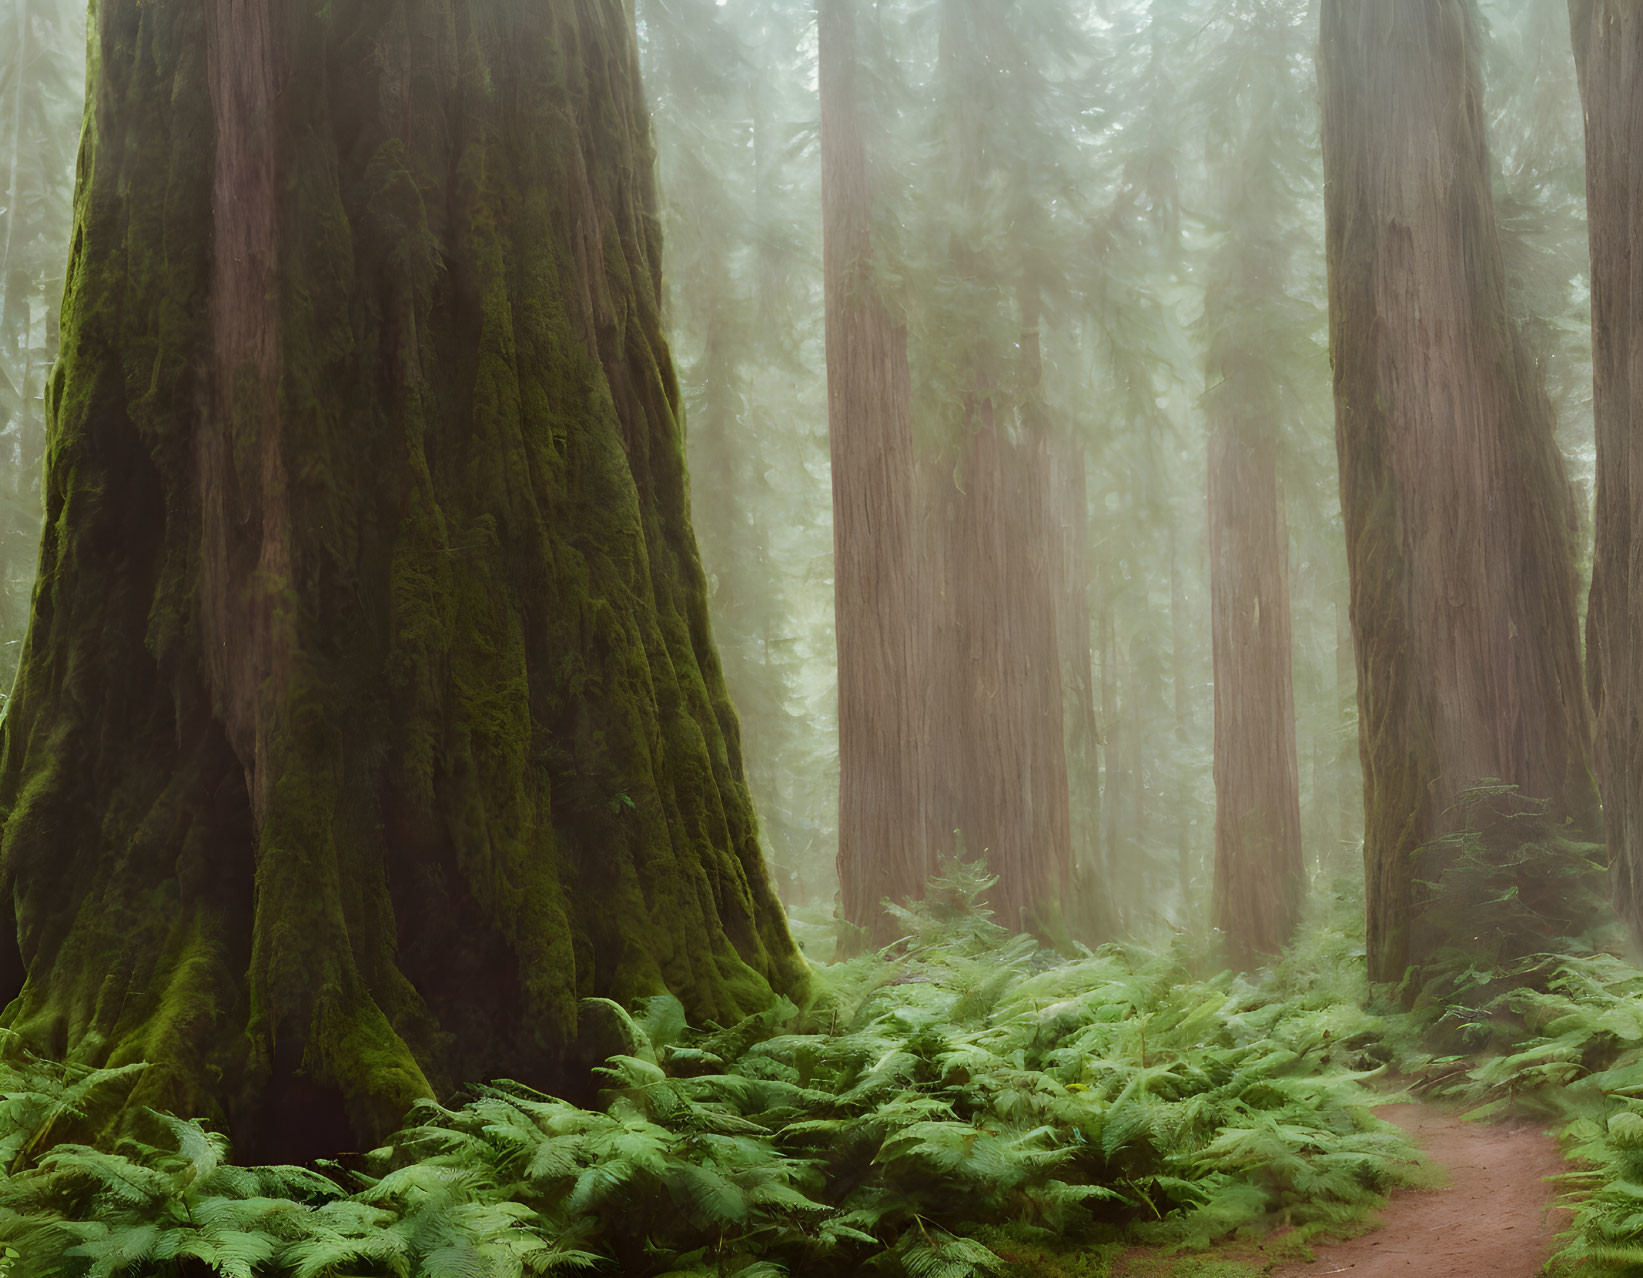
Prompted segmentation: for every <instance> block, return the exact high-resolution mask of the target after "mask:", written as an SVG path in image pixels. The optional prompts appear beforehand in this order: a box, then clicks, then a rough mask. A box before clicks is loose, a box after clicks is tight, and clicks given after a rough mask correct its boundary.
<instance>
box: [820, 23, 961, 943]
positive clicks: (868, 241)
mask: <svg viewBox="0 0 1643 1278" xmlns="http://www.w3.org/2000/svg"><path fill="white" fill-rule="evenodd" d="M819 20H820V41H821V48H820V54H821V97H822V198H823V257H824V271H825V275H826V287H827V400H828V423H829V426H828V430H829V437H830V442H831V448H832V458H833V547H834V568H833V577H834V599H835V602H834V609H835V616H836V619H837V620H836V627H837V636H838V640H837V641H838V654H839V665H838V671H839V673H838V681H839V852H838V866H839V884H840V889H841V892H842V904H843V910H844V917H845V918H846V919H847V920H849V921H850V922H851V923H853V924H855V925H856V926H858V927H863V928H866V929H867V930H868V933H869V936H870V938H871V939H872V940H873V941H874V942H875V943H881V944H882V943H883V942H886V941H888V940H890V939H892V935H891V921H890V919H889V917H888V916H887V915H886V914H885V913H884V912H883V911H882V910H881V909H880V902H881V901H882V900H885V899H889V900H892V901H896V902H906V901H909V900H914V899H917V898H918V897H920V896H922V895H923V893H924V886H925V884H926V882H928V880H929V878H930V875H931V873H932V872H933V870H934V869H935V861H934V857H933V853H932V848H931V845H930V844H929V843H928V842H927V840H926V837H925V815H924V813H925V809H924V796H925V791H926V786H927V778H926V774H925V772H924V768H925V766H926V762H925V760H926V754H925V751H924V750H923V749H922V748H921V747H922V746H923V744H924V743H925V741H926V740H927V734H928V731H929V728H928V726H927V724H926V723H925V719H924V711H923V693H924V686H925V685H924V682H923V680H924V678H925V672H924V670H923V669H922V668H921V664H920V661H921V652H920V649H921V647H922V644H921V641H920V630H919V626H920V619H919V612H918V608H919V600H920V593H919V587H918V568H917V565H916V554H917V552H916V550H915V541H914V537H915V532H916V526H915V510H914V501H915V487H914V485H915V469H914V454H913V425H912V388H911V382H910V377H909V373H908V365H907V334H906V330H905V329H904V328H903V327H902V326H901V325H900V324H898V323H897V321H896V319H895V317H894V316H893V314H892V313H891V311H890V308H889V306H888V305H887V303H886V301H885V299H884V297H883V296H882V295H881V293H880V291H879V289H878V286H877V284H876V282H875V280H874V276H873V233H872V211H873V192H872V189H871V183H870V177H869V166H868V156H867V144H866V139H865V136H864V131H863V120H862V118H861V110H862V102H863V98H862V81H861V76H860V71H859V67H858V61H857V60H858V51H857V47H856V39H857V37H856V25H855V24H856V5H855V0H822V4H821V6H820V9H819Z"/></svg>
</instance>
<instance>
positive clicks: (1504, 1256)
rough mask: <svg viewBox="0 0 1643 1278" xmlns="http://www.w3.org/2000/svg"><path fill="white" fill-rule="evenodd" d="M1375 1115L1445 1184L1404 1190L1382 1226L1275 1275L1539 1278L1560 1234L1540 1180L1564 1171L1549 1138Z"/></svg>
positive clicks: (1391, 1108) (1519, 1130) (1549, 1194)
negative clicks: (1438, 1170)
mask: <svg viewBox="0 0 1643 1278" xmlns="http://www.w3.org/2000/svg"><path fill="white" fill-rule="evenodd" d="M1376 1113H1378V1114H1379V1115H1380V1116H1381V1117H1382V1118H1387V1119H1390V1120H1391V1121H1392V1122H1394V1123H1396V1124H1398V1126H1399V1127H1402V1128H1403V1129H1404V1130H1405V1131H1407V1132H1409V1133H1410V1134H1411V1135H1413V1136H1414V1137H1415V1139H1416V1140H1417V1141H1418V1142H1419V1143H1420V1145H1421V1146H1422V1147H1423V1148H1424V1149H1425V1150H1426V1152H1427V1154H1428V1156H1429V1157H1430V1158H1431V1159H1432V1161H1433V1162H1434V1163H1437V1164H1438V1165H1439V1166H1441V1167H1444V1168H1446V1169H1447V1170H1448V1173H1449V1183H1448V1186H1447V1187H1446V1188H1444V1189H1437V1190H1425V1191H1421V1190H1400V1191H1399V1192H1398V1193H1396V1194H1394V1195H1393V1196H1392V1201H1391V1202H1390V1203H1388V1204H1387V1207H1386V1210H1385V1211H1384V1212H1382V1213H1381V1220H1382V1225H1381V1227H1380V1228H1379V1229H1377V1230H1375V1231H1374V1232H1373V1233H1368V1234H1364V1235H1363V1236H1362V1237H1361V1238H1354V1239H1352V1240H1351V1241H1350V1242H1343V1243H1331V1244H1324V1245H1320V1246H1318V1247H1316V1248H1315V1249H1314V1250H1315V1252H1316V1255H1317V1259H1316V1260H1315V1261H1313V1262H1312V1263H1311V1264H1306V1265H1303V1264H1285V1265H1280V1266H1279V1267H1278V1268H1277V1269H1275V1270H1273V1278H1322V1276H1323V1275H1326V1274H1348V1275H1351V1278H1406V1276H1408V1275H1416V1274H1418V1275H1421V1278H1535V1275H1537V1274H1539V1273H1540V1267H1541V1265H1543V1264H1544V1263H1545V1262H1546V1257H1547V1256H1548V1255H1550V1254H1551V1250H1552V1239H1553V1236H1554V1235H1555V1234H1556V1232H1557V1229H1558V1224H1557V1222H1556V1221H1555V1220H1550V1219H1548V1214H1549V1213H1548V1210H1547V1209H1548V1208H1549V1207H1550V1206H1551V1203H1552V1201H1553V1199H1554V1198H1555V1197H1556V1196H1557V1189H1556V1187H1555V1186H1554V1185H1551V1184H1548V1183H1547V1182H1546V1181H1545V1179H1544V1178H1545V1177H1547V1176H1554V1175H1556V1174H1557V1173H1559V1172H1561V1171H1564V1170H1566V1168H1567V1164H1565V1163H1564V1161H1563V1159H1562V1157H1560V1156H1559V1154H1558V1151H1557V1145H1556V1144H1555V1143H1554V1142H1553V1140H1552V1139H1551V1137H1549V1136H1547V1135H1545V1134H1544V1133H1543V1132H1542V1131H1541V1130H1540V1129H1539V1128H1538V1127H1536V1126H1534V1125H1532V1124H1523V1123H1519V1124H1505V1125H1500V1126H1495V1125H1492V1124H1488V1123H1465V1122H1462V1121H1461V1120H1460V1119H1458V1118H1456V1117H1455V1116H1454V1115H1453V1114H1446V1113H1444V1112H1443V1111H1442V1110H1437V1109H1432V1108H1430V1107H1428V1106H1426V1105H1388V1106H1385V1107H1384V1108H1382V1109H1379V1110H1377V1111H1376Z"/></svg>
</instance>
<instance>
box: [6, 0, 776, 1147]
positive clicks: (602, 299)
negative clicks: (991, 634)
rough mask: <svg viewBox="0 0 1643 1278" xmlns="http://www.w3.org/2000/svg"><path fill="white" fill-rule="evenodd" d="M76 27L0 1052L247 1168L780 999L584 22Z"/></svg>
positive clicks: (10, 719) (645, 193)
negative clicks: (503, 1082)
mask: <svg viewBox="0 0 1643 1278" xmlns="http://www.w3.org/2000/svg"><path fill="white" fill-rule="evenodd" d="M92 20H93V34H92V39H91V67H90V73H91V74H90V89H89V97H88V106H87V119H86V130H85V135H84V142H83V149H82V153H81V157H80V175H79V196H78V220H77V226H76V230H75V238H74V246H73V257H72V263H71V267H70V284H69V295H68V300H67V304H66V307H65V312H64V321H63V343H62V352H63V354H62V361H61V364H60V366H59V368H58V370H57V373H56V375H55V378H54V381H53V384H52V389H51V427H50V440H49V446H48V456H47V478H46V526H45V539H44V544H43V547H42V550H41V560H40V579H39V584H38V587H37V590H36V593H35V599H34V607H33V614H32V619H31V625H30V630H29V636H28V640H27V645H26V651H25V653H24V656H23V664H22V669H21V671H20V673H19V676H18V680H17V685H16V691H15V694H14V697H13V699H12V702H11V705H10V708H9V711H8V713H7V715H6V718H5V721H4V731H3V737H4V739H3V746H0V750H3V753H0V805H3V806H4V810H5V824H4V841H3V851H0V875H3V887H4V894H3V900H4V902H5V907H6V910H7V913H8V914H11V915H13V917H14V919H15V925H16V927H15V936H16V938H17V945H16V948H15V949H14V950H12V951H11V952H10V953H9V954H7V955H6V956H5V957H4V961H3V962H0V969H3V970H0V984H3V985H4V987H5V988H4V994H5V996H6V997H8V998H11V999H12V1001H11V1003H10V1006H9V1007H8V1009H7V1011H6V1016H5V1020H6V1023H7V1024H8V1025H10V1026H11V1027H12V1028H13V1029H15V1030H18V1031H21V1032H22V1033H23V1034H24V1035H25V1036H26V1038H27V1039H28V1041H30V1042H31V1043H33V1044H34V1045H35V1046H36V1047H37V1048H39V1049H40V1050H42V1051H45V1052H49V1053H51V1054H53V1055H57V1056H66V1057H69V1058H72V1059H75V1060H80V1061H86V1062H97V1063H101V1062H121V1061H131V1060H138V1059H147V1060H150V1061H153V1062H155V1065H156V1068H155V1069H154V1070H152V1071H151V1072H150V1073H149V1074H148V1075H147V1076H146V1081H145V1082H144V1083H143V1084H142V1086H141V1087H140V1088H139V1090H138V1093H137V1095H136V1097H135V1098H134V1099H135V1100H136V1101H139V1102H143V1103H148V1104H153V1105H159V1106H165V1107H170V1108H174V1109H177V1110H180V1111H184V1112H194V1113H206V1114H212V1115H215V1116H217V1117H218V1118H220V1119H223V1120H225V1121H226V1122H227V1124H228V1125H229V1127H230V1129H231V1131H232V1132H233V1133H234V1134H235V1135H236V1137H237V1138H239V1140H240V1141H241V1143H242V1149H245V1147H246V1146H248V1147H249V1148H248V1149H245V1152H248V1153H250V1154H252V1155H253V1156H256V1155H261V1156H270V1155H290V1154H293V1153H295V1154H301V1153H311V1152H314V1151H315V1150H316V1149H323V1148H326V1147H333V1148H334V1147H336V1146H337V1145H338V1144H344V1143H348V1142H350V1141H354V1140H361V1139H364V1140H369V1139H373V1138H375V1137H376V1136H379V1135H380V1134H381V1133H382V1132H383V1130H384V1129H385V1128H387V1127H389V1126H390V1125H392V1124H393V1123H395V1122H396V1121H397V1120H398V1119H399V1117H400V1115H401V1114H402V1113H403V1111H404V1109H405V1107H406V1106H407V1105H408V1104H409V1103H410V1102H411V1101H413V1100H415V1099H416V1098H418V1097H420V1096H428V1095H435V1094H440V1095H443V1094H447V1093H449V1092H450V1091H451V1089H452V1088H453V1087H454V1086H455V1085H456V1084H458V1083H461V1082H463V1081H466V1080H475V1079H483V1078H486V1077H493V1076H498V1075H507V1076H511V1077H515V1078H519V1079H523V1080H526V1081H533V1080H534V1081H544V1082H550V1083H551V1082H552V1081H553V1080H554V1079H555V1078H556V1077H557V1076H559V1072H560V1071H561V1070H562V1069H563V1068H564V1067H565V1066H566V1065H567V1064H568V1063H570V1064H573V1063H574V1062H575V1058H576V1056H577V1054H578V1051H579V1050H580V1049H579V1047H578V1043H577V1040H578V1032H579V1019H578V999H579V998H581V997H583V996H587V995H606V996H610V997H612V998H616V999H629V998H632V997H635V996H638V995H643V994H648V993H652V992H656V991H661V990H671V991H672V992H674V993H675V994H677V995H678V996H679V997H680V998H681V999H682V1000H683V1001H684V1003H685V1005H686V1007H687V1008H688V1009H689V1011H690V1013H691V1015H692V1016H694V1017H697V1018H714V1019H717V1020H721V1021H723V1020H727V1019H732V1018H735V1017H737V1016H740V1015H741V1014H743V1013H744V1012H748V1011H750V1010H752V1009H754V1008H757V1007H759V1006H761V1005H763V1004H765V1003H767V1002H768V1001H769V1000H770V999H771V997H772V991H773V990H780V989H790V988H792V987H794V986H795V985H796V984H797V983H798V982H800V981H801V980H802V976H801V969H800V966H799V963H798V960H797V959H796V957H795V954H794V951H793V948H792V946H791V943H790V940H789V937H788V935H787V931H786V927H785V924H784V921H783V918H782V914H781V911H780V909H779V907H778V905H777V903H776V901H775V899H774V897H773V895H772V893H771V891H770V888H769V885H768V884H767V882H766V877H765V871H764V867H763V863H762V861H761V857H760V852H759V846H758V842H757V832H756V829H755V825H754V820H753V815H752V812H751V811H750V808H749V804H748V799H747V793H746V788H745V785H744V784H743V780H742V775H741V769H740V763H739V759H738V747H737V727H736V718H735V714H734V712H733V711H732V709H731V707H730V704H729V702H728V700H727V698H726V696H725V693H724V685H723V681H722V679H721V677H720V673H719V668H718V663H717V660H716V658H715V656H714V650H713V644H712V639H711V637H710V635H709V631H708V622H707V610H706V606H705V602H704V586H703V580H702V573H701V569H700V566H699V564H698V560H697V554H696V547H695V543H694V540H693V538H692V535H691V531H690V521H689V515H688V510H687V493H688V484H687V479H686V474H685V467H684V462H683V451H682V443H681V431H680V427H679V423H678V421H677V393H676V390H675V386H674V380H673V374H672V370H671V368H670V365H669V360H668V353H667V350H666V347H665V345H664V343H663V341H662V339H661V336H660V329H659V324H658V313H657V312H658V276H659V253H660V245H659V243H658V237H657V231H656V221H655V217H654V214H653V203H654V195H653V192H652V189H651V171H652V157H651V154H650V149H649V148H650V143H649V139H648V125H647V121H646V114H645V108H644V103H643V101H642V98H641V95H640V91H639V85H638V77H637V70H636V65H635V55H634V41H633V32H632V27H631V22H632V19H631V17H630V16H629V14H628V11H627V7H626V6H625V5H624V4H623V3H622V0H555V2H554V3H552V4H543V5H521V4H514V3H505V4H499V5H471V4H468V3H465V2H464V0H402V2H400V3H392V4H375V3H366V2H365V0H333V2H332V3H330V4H327V5H323V6H321V5H289V4H282V3H275V2H274V0H235V2H234V3H211V4H205V3H200V2H199V0H99V2H98V3H97V4H95V5H94V6H93V13H92ZM9 921H10V920H8V922H9ZM5 932H6V934H7V935H10V934H12V929H11V928H10V927H7V928H6V929H5Z"/></svg>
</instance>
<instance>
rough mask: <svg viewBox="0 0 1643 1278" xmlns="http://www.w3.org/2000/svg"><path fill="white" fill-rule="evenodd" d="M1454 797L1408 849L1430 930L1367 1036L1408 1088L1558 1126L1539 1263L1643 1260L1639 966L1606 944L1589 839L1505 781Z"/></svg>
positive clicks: (1597, 863) (1490, 1113)
mask: <svg viewBox="0 0 1643 1278" xmlns="http://www.w3.org/2000/svg"><path fill="white" fill-rule="evenodd" d="M1462 803H1463V805H1465V806H1466V808H1467V809H1468V812H1467V819H1466V820H1465V822H1464V823H1463V827H1462V829H1461V830H1460V831H1459V832H1458V833H1456V834H1454V835H1451V836H1449V837H1447V838H1445V839H1442V840H1439V841H1438V842H1437V843H1436V844H1434V845H1432V846H1431V847H1430V848H1428V849H1424V850H1423V855H1422V863H1423V864H1422V868H1423V869H1424V870H1425V871H1426V873H1427V874H1428V876H1429V877H1428V878H1427V880H1426V883H1425V886H1426V888H1427V889H1428V892H1429V896H1428V905H1427V909H1426V918H1427V923H1428V925H1429V926H1432V927H1434V928H1437V929H1438V930H1439V931H1440V933H1441V943H1440V944H1439V946H1438V948H1437V951H1436V954H1435V957H1434V958H1433V959H1432V960H1431V961H1430V962H1428V963H1427V964H1426V965H1425V967H1424V968H1422V969H1421V970H1419V971H1417V972H1414V973H1412V974H1411V977H1410V980H1409V982H1408V988H1407V989H1406V990H1405V991H1404V993H1405V994H1411V993H1412V995H1413V997H1412V999H1411V1002H1412V1010H1411V1011H1410V1012H1409V1013H1408V1014H1406V1015H1388V1016H1387V1018H1386V1030H1385V1042H1384V1046H1383V1048H1382V1049H1381V1051H1382V1052H1383V1053H1384V1056H1385V1059H1387V1060H1389V1061H1392V1062H1394V1063H1395V1066H1396V1068H1397V1070H1398V1071H1399V1072H1400V1073H1401V1074H1402V1075H1404V1076H1406V1077H1407V1078H1408V1079H1409V1080H1410V1087H1411V1090H1412V1091H1413V1092H1414V1093H1415V1094H1417V1095H1422V1096H1428V1097H1433V1098H1439V1099H1447V1100H1449V1101H1451V1102H1454V1103H1456V1104H1458V1105H1461V1106H1464V1108H1465V1110H1466V1112H1467V1116H1468V1117H1470V1118H1472V1119H1475V1120H1478V1121H1488V1120H1491V1119H1496V1118H1506V1117H1513V1116H1517V1117H1531V1118H1535V1119H1539V1120H1542V1121H1545V1122H1546V1123H1547V1124H1548V1126H1549V1128H1550V1129H1551V1130H1552V1131H1554V1132H1555V1133H1556V1134H1557V1135H1558V1136H1559V1137H1560V1139H1561V1141H1562V1144H1563V1148H1564V1152H1565V1155H1566V1156H1567V1157H1568V1158H1569V1160H1570V1164H1571V1165H1570V1170H1569V1172H1568V1173H1567V1175H1566V1176H1565V1177H1564V1181H1563V1189H1564V1191H1565V1205H1566V1206H1567V1207H1568V1208H1569V1210H1570V1213H1571V1216H1570V1223H1569V1229H1568V1231H1567V1232H1566V1233H1565V1234H1564V1235H1563V1237H1562V1239H1561V1240H1560V1246H1559V1249H1558V1251H1557V1253H1556V1255H1555V1256H1554V1257H1553V1259H1552V1262H1551V1264H1550V1265H1549V1266H1548V1272H1549V1273H1553V1274H1562V1273H1570V1274H1573V1273H1579V1274H1581V1275H1587V1276H1597V1278H1601V1276H1603V1275H1625V1274H1632V1275H1635V1274H1637V1273H1639V1272H1643V971H1640V970H1639V969H1638V968H1637V967H1636V966H1635V965H1634V964H1632V963H1631V962H1628V961H1626V960H1625V959H1623V958H1621V957H1618V956H1617V951H1618V950H1619V948H1620V947H1621V945H1622V936H1621V929H1620V927H1619V925H1618V923H1617V922H1616V921H1615V919H1614V914H1613V911H1612V909H1611V908H1610V907H1609V904H1608V887H1607V883H1606V882H1605V879H1606V877H1607V875H1606V870H1605V869H1604V866H1603V849H1602V848H1601V847H1600V846H1597V845H1593V844H1589V843H1585V842H1582V841H1580V840H1579V839H1578V838H1576V837H1574V836H1573V835H1572V834H1571V833H1570V832H1569V831H1568V830H1567V829H1566V828H1563V827H1559V826H1557V825H1555V824H1554V823H1553V822H1551V821H1550V820H1549V819H1548V818H1547V816H1546V813H1545V808H1544V806H1543V805H1539V804H1535V803H1528V802H1525V801H1523V800H1522V799H1521V798H1519V797H1518V796H1517V795H1516V794H1515V792H1513V791H1511V790H1510V789H1509V788H1508V787H1498V786H1492V787H1481V788H1479V789H1476V790H1474V791H1471V792H1470V793H1468V794H1467V795H1466V796H1464V797H1463V799H1462ZM1442 921H1447V923H1446V924H1445V923H1443V922H1442Z"/></svg>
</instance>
